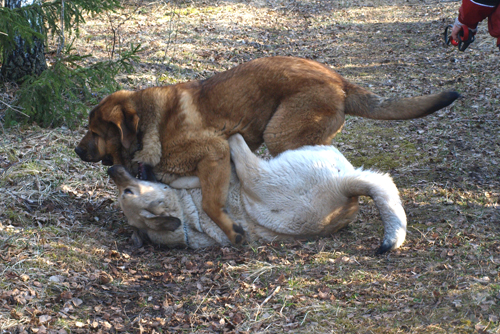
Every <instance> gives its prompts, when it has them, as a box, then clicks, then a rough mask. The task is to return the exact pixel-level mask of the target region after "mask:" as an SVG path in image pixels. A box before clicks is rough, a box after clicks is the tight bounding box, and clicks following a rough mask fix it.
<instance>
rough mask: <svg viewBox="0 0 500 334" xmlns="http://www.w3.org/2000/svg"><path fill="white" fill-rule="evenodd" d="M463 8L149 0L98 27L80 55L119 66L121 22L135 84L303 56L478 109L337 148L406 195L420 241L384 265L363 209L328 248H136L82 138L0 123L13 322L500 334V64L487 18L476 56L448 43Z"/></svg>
mask: <svg viewBox="0 0 500 334" xmlns="http://www.w3.org/2000/svg"><path fill="white" fill-rule="evenodd" d="M458 6H459V3H458V2H438V1H425V2H422V1H414V0H409V1H382V0H375V1H368V2H367V1H335V2H333V1H289V0H284V1H277V0H270V1H242V2H236V1H235V2H230V1H228V2H222V1H191V2H186V3H172V2H143V3H142V4H141V6H140V7H139V8H136V7H133V6H127V7H125V8H124V10H123V12H121V13H119V14H117V15H112V16H110V17H108V16H104V17H98V18H89V19H88V23H87V25H86V26H85V27H83V29H82V31H81V35H80V37H79V38H78V39H77V40H76V41H75V46H76V48H77V51H78V52H79V53H81V54H85V53H88V52H92V53H93V54H94V56H95V58H105V57H109V56H110V50H111V48H110V46H111V44H112V43H111V36H112V34H111V29H110V25H109V18H111V20H113V24H114V26H115V27H119V28H117V32H118V35H119V36H120V38H121V39H120V43H117V47H123V46H124V45H126V44H127V43H129V42H134V43H137V42H140V43H141V44H142V46H143V49H144V50H143V52H142V53H141V62H140V63H137V64H135V69H136V71H135V73H132V74H124V75H123V76H122V77H121V78H120V80H121V82H122V84H123V86H124V87H126V88H131V89H136V88H142V87H147V86H151V85H157V84H168V83H175V82H179V81H184V80H189V79H199V78H206V77H208V76H210V75H211V74H213V73H214V72H218V71H221V70H224V69H227V68H230V67H233V66H235V65H236V64H238V63H241V62H244V61H247V60H250V59H253V58H257V57H261V56H268V55H293V56H301V57H307V58H311V59H316V60H318V61H320V62H323V63H326V64H328V65H330V66H332V67H334V68H335V69H336V70H338V71H339V72H340V73H341V74H343V75H344V76H346V77H347V78H348V79H350V80H351V81H354V82H356V83H359V84H360V85H363V86H365V87H370V89H372V90H373V91H374V92H376V93H378V94H381V95H383V96H386V97H391V96H407V95H417V94H424V93H431V92H437V91H441V90H445V89H456V90H458V91H459V92H460V93H461V94H462V95H463V96H464V98H463V99H461V100H459V101H457V102H456V103H455V104H454V105H453V106H452V107H451V108H447V109H445V110H443V111H440V112H438V113H437V114H436V115H433V116H430V117H427V118H423V119H419V120H413V121H405V122H379V121H371V120H365V119H359V118H349V119H348V120H347V123H346V126H345V128H344V130H343V132H342V134H341V135H339V136H338V137H337V139H336V140H335V145H337V146H338V147H339V148H340V150H341V151H342V152H344V153H345V155H346V156H347V158H348V159H349V160H350V161H352V162H353V164H354V165H356V166H361V165H364V166H365V167H374V168H378V169H380V170H383V171H387V172H390V173H391V174H392V175H393V177H394V179H395V182H396V184H397V185H398V186H399V188H400V190H401V193H402V196H403V200H404V203H405V209H406V211H407V214H408V218H409V232H408V239H407V242H406V243H405V244H404V246H403V247H402V248H401V249H400V250H398V251H396V252H393V253H391V254H389V255H388V256H384V257H375V256H374V251H375V248H376V247H377V245H378V244H379V241H380V237H381V235H382V228H381V224H380V219H379V217H378V212H377V211H376V208H375V207H374V206H373V203H372V202H371V201H370V200H368V199H366V198H363V201H364V203H363V204H362V211H361V213H360V216H359V219H358V220H357V222H356V223H355V224H353V225H351V226H350V227H349V228H347V229H345V230H343V231H341V232H340V233H338V234H336V235H334V236H332V238H326V239H321V240H317V241H314V242H304V243H300V242H297V243H295V244H279V243H275V244H266V245H246V246H243V247H241V248H239V249H236V248H222V249H219V248H214V249H208V250H203V251H200V252H194V251H190V250H181V249H160V248H155V247H152V246H147V247H145V248H142V249H139V250H137V249H133V248H132V247H131V245H130V243H129V240H128V238H129V236H130V233H131V231H130V230H129V228H128V227H127V225H126V223H125V221H124V218H123V216H122V214H121V212H120V210H119V208H118V206H117V204H116V203H115V200H114V196H115V190H114V187H113V185H112V184H111V183H110V182H109V181H108V178H107V177H106V175H105V170H104V169H103V168H102V167H101V166H98V165H92V164H84V163H82V162H80V161H79V160H78V159H77V157H76V155H75V154H74V153H73V151H72V150H73V148H74V146H75V144H76V143H77V142H78V140H79V138H80V137H81V136H82V133H83V131H84V129H81V130H79V131H70V130H67V129H63V128H59V129H53V130H43V129H39V128H36V127H35V126H33V127H30V128H25V129H8V130H4V132H3V135H2V138H1V139H0V141H1V144H0V168H1V169H0V188H1V193H0V205H1V206H2V207H3V210H2V211H1V212H0V273H1V276H0V331H2V333H3V332H5V333H24V332H25V331H26V332H29V333H31V332H33V333H51V332H52V333H55V332H57V333H64V332H66V333H69V332H72V333H87V332H129V333H162V332H163V333H172V332H193V333H213V332H240V333H243V332H248V333H258V332H260V333H281V332H285V331H286V332H291V333H312V332H317V333H330V332H337V333H401V332H404V333H406V332H408V333H474V332H479V333H499V332H500V323H499V314H500V282H499V280H500V276H499V268H500V238H499V234H500V233H499V232H500V224H499V220H500V219H499V218H500V208H499V190H498V189H500V182H499V176H500V170H499V165H498V163H499V159H500V148H499V142H498V134H499V126H500V119H499V118H498V115H497V112H498V110H499V105H500V104H499V100H500V88H499V87H500V73H499V72H498V57H499V55H498V50H496V49H495V48H494V40H493V39H492V38H490V37H489V36H488V35H487V34H486V31H485V30H486V29H485V24H482V26H481V29H480V32H479V34H478V36H477V41H476V42H475V43H474V44H473V45H471V47H470V49H468V50H467V52H465V53H459V52H458V51H456V50H454V49H452V48H445V47H443V46H442V43H441V39H440V38H441V36H440V34H441V32H442V30H443V29H444V26H445V25H446V24H447V23H449V22H452V19H453V18H454V16H455V13H456V11H457V8H458ZM120 23H122V24H121V25H120ZM14 89H15V88H12V87H10V88H4V90H3V91H2V92H1V94H2V95H1V96H0V97H1V101H3V102H4V103H8V104H10V103H11V101H12V96H13V95H12V91H13V90H14ZM2 108H4V105H3V104H2V103H0V112H1V111H2ZM261 153H265V152H261Z"/></svg>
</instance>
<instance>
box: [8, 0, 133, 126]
mask: <svg viewBox="0 0 500 334" xmlns="http://www.w3.org/2000/svg"><path fill="white" fill-rule="evenodd" d="M4 1H6V4H11V3H22V4H23V5H22V6H20V7H15V8H10V7H9V8H8V7H0V55H1V59H0V62H1V63H2V71H1V72H2V73H4V75H5V76H4V80H5V81H7V80H10V81H18V80H20V79H22V83H21V86H20V89H19V90H18V91H17V95H16V97H17V103H16V106H17V107H19V108H20V109H21V110H22V112H19V110H18V109H17V108H16V109H15V108H10V107H9V108H8V109H7V111H6V112H5V115H1V114H0V122H2V123H4V124H6V125H7V126H9V125H14V124H18V123H33V122H35V123H37V124H38V125H41V126H44V127H48V126H58V125H61V124H66V125H68V126H70V127H73V126H76V125H78V121H79V120H80V119H84V118H85V117H84V114H85V112H86V109H87V108H86V105H85V102H87V101H88V100H89V99H92V98H93V96H95V95H96V93H97V95H99V94H101V95H102V94H109V93H110V92H112V91H114V90H116V89H118V88H119V86H118V84H117V82H116V81H115V76H116V75H117V74H118V73H120V72H122V71H124V70H126V71H129V70H131V69H132V66H131V61H132V60H133V59H135V58H136V57H137V56H136V53H137V52H138V51H139V46H134V45H131V48H130V51H126V52H122V54H121V55H120V56H121V57H120V58H119V59H118V60H116V61H111V60H110V61H103V62H98V63H94V64H92V65H90V66H86V67H84V66H82V65H81V64H82V60H83V59H84V58H87V57H89V56H90V55H84V56H79V55H74V54H72V53H71V51H72V49H71V44H70V45H65V46H64V48H63V47H62V46H63V44H62V41H64V34H67V36H68V37H71V36H72V35H73V34H76V33H78V27H79V25H80V24H82V23H84V15H85V14H90V15H96V14H100V13H103V12H105V11H111V10H114V9H116V8H119V7H120V3H119V0H71V1H65V0H54V1H42V0H4ZM27 2H29V4H28V3H27ZM12 7H14V6H12ZM63 32H64V34H63ZM48 36H55V37H59V38H60V39H59V40H60V41H61V42H60V48H59V49H60V50H62V53H61V54H60V55H59V56H58V57H57V59H56V62H55V63H54V64H53V65H51V66H50V67H48V68H46V69H45V68H44V66H43V64H45V57H44V56H43V42H46V41H47V37H48ZM20 41H21V42H20ZM40 55H41V57H40ZM33 57H34V58H33ZM33 59H36V60H33ZM18 67H19V69H18ZM21 70H22V71H21ZM11 74H15V75H12V76H11ZM90 102H92V103H94V102H95V101H90Z"/></svg>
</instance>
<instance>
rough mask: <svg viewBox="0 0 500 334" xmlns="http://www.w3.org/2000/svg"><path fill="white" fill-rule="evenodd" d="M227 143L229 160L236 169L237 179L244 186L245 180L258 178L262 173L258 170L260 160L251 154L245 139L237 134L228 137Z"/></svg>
mask: <svg viewBox="0 0 500 334" xmlns="http://www.w3.org/2000/svg"><path fill="white" fill-rule="evenodd" d="M228 141H229V148H230V150H231V159H232V160H233V162H234V165H235V167H236V174H238V178H239V179H240V182H241V183H242V185H243V186H244V185H245V180H247V179H252V178H253V177H259V174H260V173H261V172H262V171H261V170H260V168H259V167H260V159H259V158H258V157H257V156H256V155H255V154H253V152H252V151H251V150H250V148H249V147H248V145H247V143H246V142H245V139H243V136H242V135H240V134H239V133H237V134H235V135H232V136H231V137H229V139H228Z"/></svg>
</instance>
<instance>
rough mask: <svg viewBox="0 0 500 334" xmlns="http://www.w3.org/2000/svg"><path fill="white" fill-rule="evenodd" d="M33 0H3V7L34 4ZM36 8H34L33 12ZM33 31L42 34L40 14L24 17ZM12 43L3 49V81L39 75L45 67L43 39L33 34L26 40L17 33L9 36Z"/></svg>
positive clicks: (15, 80)
mask: <svg viewBox="0 0 500 334" xmlns="http://www.w3.org/2000/svg"><path fill="white" fill-rule="evenodd" d="M34 4H35V2H34V0H5V7H7V8H10V9H14V8H21V7H24V6H29V5H34ZM39 10H40V9H38V10H35V13H36V12H37V11H39ZM26 19H27V21H28V22H27V23H29V24H30V28H31V29H33V31H35V32H37V33H39V34H40V35H42V34H43V21H42V17H41V16H40V15H38V16H36V17H32V18H31V19H30V18H26ZM11 38H12V39H13V43H12V44H11V45H10V47H6V48H4V50H3V55H2V58H3V64H2V70H1V73H0V75H1V77H3V80H5V81H14V82H19V81H21V80H22V79H23V78H24V77H26V76H27V75H32V74H35V75H40V74H41V73H42V72H43V71H44V70H45V69H46V68H47V64H46V63H45V55H44V43H43V39H42V38H40V37H38V36H33V38H32V40H26V39H24V38H22V37H21V36H20V35H19V34H14V35H12V36H11Z"/></svg>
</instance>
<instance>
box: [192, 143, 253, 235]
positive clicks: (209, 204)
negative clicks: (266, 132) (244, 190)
mask: <svg viewBox="0 0 500 334" xmlns="http://www.w3.org/2000/svg"><path fill="white" fill-rule="evenodd" d="M206 146H207V149H208V150H209V151H208V152H207V155H206V156H205V157H204V158H203V159H202V160H201V161H200V162H199V163H198V170H197V176H198V178H199V179H200V184H201V195H202V207H203V210H204V211H205V213H206V214H207V215H208V216H209V217H210V219H212V220H213V221H214V222H215V223H216V224H217V225H218V226H219V227H220V229H221V230H222V231H223V232H224V233H225V234H226V235H227V237H228V238H229V240H230V241H231V242H232V243H233V244H240V243H242V242H243V241H244V239H245V237H244V236H245V231H244V230H243V229H242V228H241V226H239V225H237V224H235V223H234V222H233V221H232V220H231V218H229V215H228V214H227V213H226V211H225V209H224V207H225V205H226V200H227V195H228V190H229V181H230V179H231V165H230V154H229V145H228V143H227V141H226V140H225V139H222V138H214V140H212V141H211V142H209V143H207V144H206Z"/></svg>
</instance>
